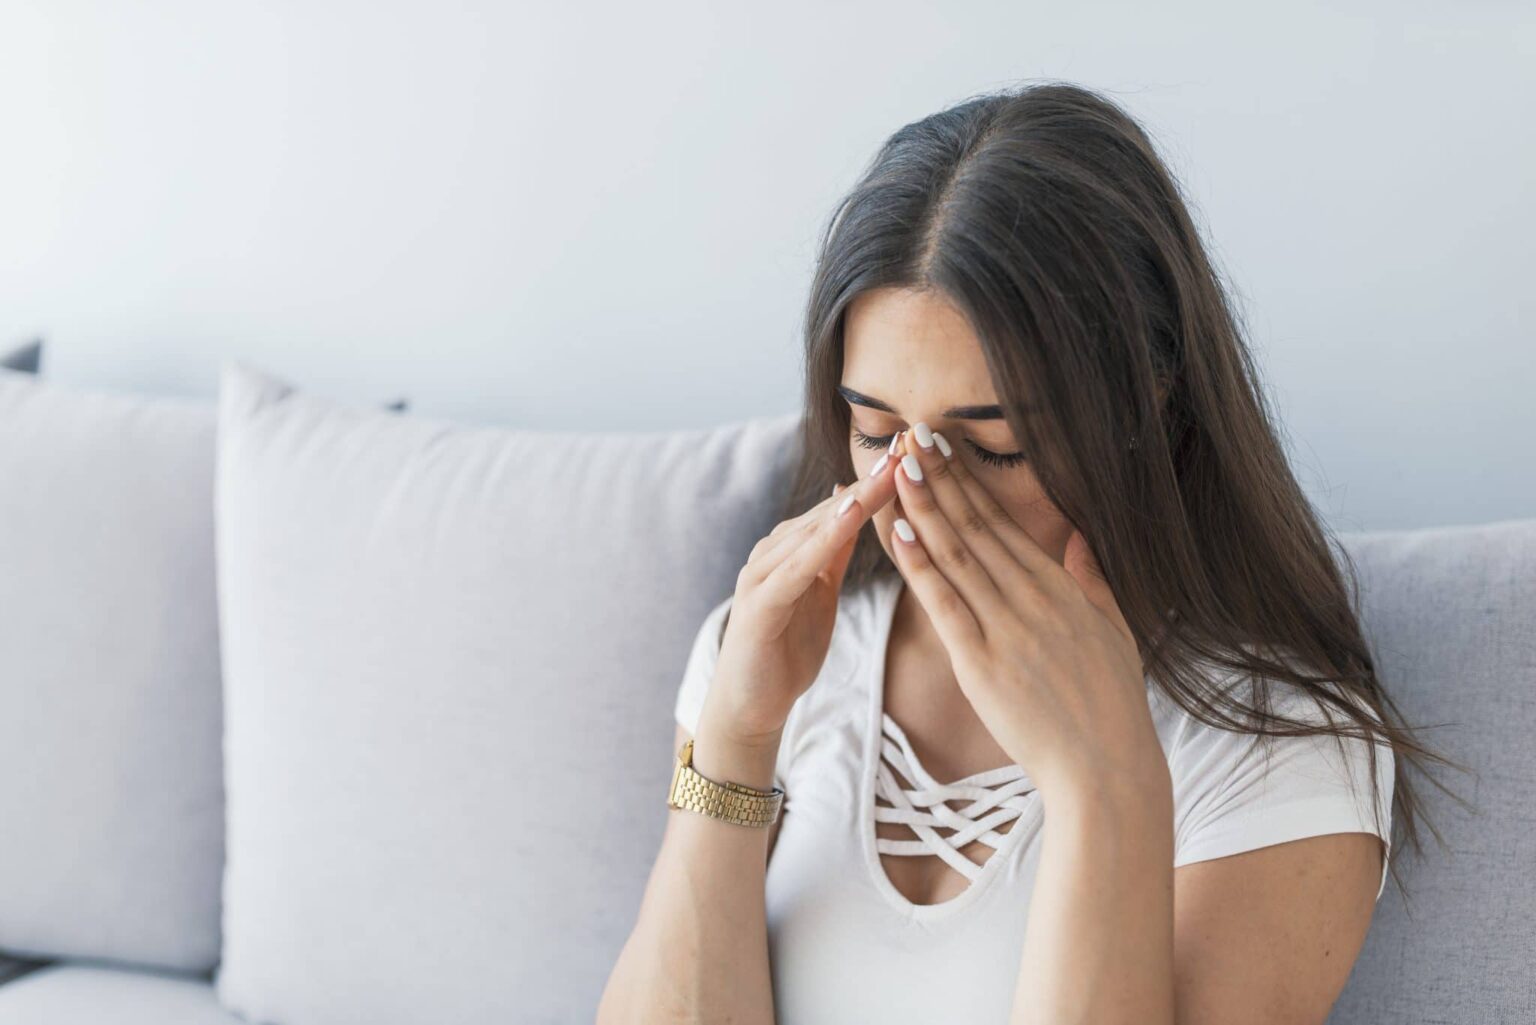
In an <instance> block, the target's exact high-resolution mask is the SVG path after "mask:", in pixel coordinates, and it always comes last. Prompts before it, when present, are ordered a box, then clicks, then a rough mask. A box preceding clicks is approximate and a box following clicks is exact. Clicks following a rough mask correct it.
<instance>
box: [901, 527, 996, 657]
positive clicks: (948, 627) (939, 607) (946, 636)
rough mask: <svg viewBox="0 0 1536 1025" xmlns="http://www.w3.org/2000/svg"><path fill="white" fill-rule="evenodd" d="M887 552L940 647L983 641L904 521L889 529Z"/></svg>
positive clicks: (953, 647) (968, 608) (973, 620)
mask: <svg viewBox="0 0 1536 1025" xmlns="http://www.w3.org/2000/svg"><path fill="white" fill-rule="evenodd" d="M903 504H905V502H903ZM908 538H910V539H911V540H908ZM891 550H892V552H893V553H894V555H895V558H896V568H897V569H899V570H900V571H901V576H902V579H904V580H905V581H906V582H907V586H908V587H910V588H912V593H913V594H915V595H917V600H918V601H920V602H922V604H923V609H924V611H926V612H927V613H928V618H929V620H930V621H931V622H932V623H933V628H934V631H935V632H936V633H938V635H939V640H941V641H942V642H943V643H944V647H945V648H946V649H947V650H949V651H952V652H957V651H969V650H973V649H974V648H976V647H979V646H980V645H981V643H982V642H983V641H984V640H985V639H986V637H985V631H984V630H983V629H982V626H981V623H980V621H979V620H978V619H977V618H976V615H975V613H974V612H972V610H971V606H970V604H969V603H968V602H967V601H966V600H965V599H964V598H962V597H961V596H960V592H959V591H957V590H956V589H955V587H954V585H953V584H951V583H950V582H949V578H948V577H946V576H945V575H944V574H943V573H941V572H939V568H938V567H937V566H935V565H934V562H933V560H932V559H931V558H929V555H928V550H927V548H925V547H924V545H923V541H922V538H921V537H919V536H918V534H917V532H916V530H915V529H914V528H913V527H912V524H911V523H910V521H908V520H907V519H906V518H905V517H901V516H898V517H897V518H896V522H895V524H894V526H893V527H892V529H891Z"/></svg>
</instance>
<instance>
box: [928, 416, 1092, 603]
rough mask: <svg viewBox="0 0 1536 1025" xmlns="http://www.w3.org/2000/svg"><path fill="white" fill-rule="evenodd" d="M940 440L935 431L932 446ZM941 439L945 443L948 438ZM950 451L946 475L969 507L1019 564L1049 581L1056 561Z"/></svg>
mask: <svg viewBox="0 0 1536 1025" xmlns="http://www.w3.org/2000/svg"><path fill="white" fill-rule="evenodd" d="M940 438H943V435H941V434H939V433H938V432H937V431H935V432H934V439H935V444H936V445H937V442H938V439H940ZM944 440H945V442H946V443H948V439H944ZM950 451H951V453H952V454H951V455H950V456H949V458H948V459H947V460H946V462H947V464H948V466H949V472H950V474H951V475H952V476H953V477H954V479H955V481H956V482H957V483H958V484H959V485H960V488H961V490H962V491H964V492H965V495H966V497H967V498H969V499H970V502H971V506H972V508H974V509H975V510H976V512H977V514H978V515H979V516H980V517H981V518H982V519H983V520H984V521H985V522H986V523H987V524H988V525H989V526H990V527H991V528H992V532H993V533H994V534H996V535H997V537H998V539H999V540H1000V541H1001V542H1002V543H1003V545H1004V546H1005V547H1006V548H1007V549H1008V551H1009V552H1011V553H1012V554H1013V557H1014V559H1015V560H1017V562H1018V563H1019V565H1021V566H1023V567H1024V568H1025V569H1026V570H1028V571H1030V572H1031V573H1034V574H1037V575H1038V576H1040V577H1042V578H1044V579H1045V580H1050V579H1052V578H1053V576H1055V575H1056V574H1059V572H1060V570H1061V567H1060V566H1058V565H1057V564H1056V560H1055V559H1053V558H1051V557H1050V555H1049V554H1047V553H1046V551H1045V549H1043V548H1041V547H1040V545H1039V544H1037V543H1036V542H1035V539H1034V538H1032V537H1030V536H1029V532H1028V531H1027V530H1025V529H1024V528H1023V527H1022V526H1020V525H1019V521H1018V520H1016V519H1014V518H1013V514H1012V513H1010V512H1009V511H1008V510H1007V509H1005V508H1003V506H1002V505H1001V504H1000V503H999V502H998V500H997V498H996V497H995V496H994V495H993V494H992V492H991V491H990V490H988V488H987V487H986V485H985V484H983V483H982V482H981V481H980V480H978V479H977V477H976V475H975V474H974V473H972V472H971V468H970V466H969V465H967V464H966V461H965V459H964V458H963V457H962V456H961V454H960V453H958V452H955V451H954V446H952V445H951V446H950ZM942 452H943V449H942V446H940V454H942Z"/></svg>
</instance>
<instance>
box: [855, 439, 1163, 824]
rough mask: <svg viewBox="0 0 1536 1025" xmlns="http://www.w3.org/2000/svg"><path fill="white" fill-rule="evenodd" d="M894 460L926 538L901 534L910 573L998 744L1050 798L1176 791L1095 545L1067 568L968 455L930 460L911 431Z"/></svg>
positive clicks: (1075, 553)
mask: <svg viewBox="0 0 1536 1025" xmlns="http://www.w3.org/2000/svg"><path fill="white" fill-rule="evenodd" d="M894 457H902V458H901V459H900V461H899V462H897V465H896V466H895V468H894V470H886V471H885V472H894V473H895V476H896V489H897V497H898V498H899V499H900V500H901V505H902V508H903V510H904V511H905V513H906V518H907V521H908V523H909V524H910V525H911V528H912V530H913V532H914V533H915V535H916V537H915V539H914V540H913V541H910V542H909V541H906V540H904V539H903V538H902V537H901V536H900V532H899V531H893V532H892V538H891V547H892V549H893V550H894V551H895V553H896V563H897V567H898V568H899V569H900V570H901V573H902V576H903V577H904V578H905V579H906V582H907V586H909V587H910V588H912V591H913V593H914V594H915V595H916V597H917V599H918V600H919V601H920V602H921V603H922V605H923V608H924V609H925V610H926V611H927V613H928V615H929V618H930V619H931V620H932V622H933V625H934V629H935V630H936V631H937V633H938V635H939V638H940V639H941V640H942V641H943V643H944V646H945V647H946V648H947V649H948V651H949V656H950V663H951V666H952V667H953V669H954V672H955V677H956V679H957V680H958V682H959V685H960V689H961V690H962V691H963V692H964V693H965V696H966V697H967V698H968V699H969V700H970V702H971V706H972V707H973V708H974V709H975V710H976V714H977V715H978V716H979V717H980V719H981V720H982V722H983V724H984V725H985V726H986V727H987V729H988V730H989V731H990V732H991V734H992V736H993V737H994V738H995V739H996V740H997V742H998V744H999V745H1000V746H1001V747H1002V748H1003V750H1004V751H1005V752H1007V754H1008V755H1009V757H1011V758H1013V759H1014V761H1015V762H1017V763H1018V764H1019V765H1021V766H1023V768H1024V770H1025V772H1027V773H1028V774H1029V777H1030V779H1031V780H1032V781H1033V782H1034V784H1035V786H1036V787H1038V788H1039V789H1040V791H1041V793H1042V794H1047V795H1048V794H1049V793H1052V792H1056V791H1059V790H1069V791H1075V792H1082V791H1084V790H1088V791H1097V790H1100V789H1102V788H1103V787H1105V786H1113V787H1116V788H1120V789H1122V790H1123V789H1125V788H1127V787H1128V788H1131V789H1133V790H1134V789H1136V788H1140V787H1155V788H1157V789H1158V791H1159V792H1162V791H1165V790H1166V788H1167V787H1168V785H1169V784H1168V763H1167V760H1166V758H1165V756H1164V754H1163V749H1162V745H1161V742H1160V741H1159V740H1158V737H1157V732H1156V729H1155V728H1154V726H1153V723H1152V714H1151V709H1150V708H1149V706H1148V702H1147V685H1146V678H1145V673H1144V669H1143V666H1142V661H1141V654H1140V651H1139V650H1138V648H1137V645H1136V640H1135V637H1134V635H1133V634H1132V633H1131V629H1130V627H1129V626H1128V625H1127V624H1126V621H1125V617H1124V616H1123V615H1121V612H1120V608H1119V605H1118V604H1117V603H1116V601H1115V597H1114V594H1113V593H1112V592H1111V590H1110V587H1109V584H1108V582H1107V581H1106V580H1105V578H1104V575H1103V572H1102V571H1101V569H1100V568H1099V565H1098V561H1097V559H1096V558H1095V557H1094V555H1093V552H1092V551H1091V550H1090V549H1089V547H1088V544H1087V541H1086V540H1085V539H1084V537H1083V535H1082V534H1081V533H1080V532H1077V531H1074V532H1073V534H1072V537H1071V539H1070V540H1069V541H1068V543H1067V547H1066V554H1065V556H1064V564H1062V563H1057V562H1056V560H1055V559H1053V558H1051V557H1050V556H1049V555H1047V554H1046V553H1045V551H1044V550H1043V549H1042V548H1041V547H1040V546H1039V545H1038V544H1036V543H1035V541H1034V539H1032V538H1031V537H1030V536H1029V534H1027V533H1026V532H1025V531H1024V529H1023V528H1022V527H1020V526H1019V524H1018V523H1017V522H1016V521H1015V520H1014V519H1013V517H1012V516H1011V515H1009V513H1008V511H1007V510H1006V509H1004V508H1003V507H1002V506H1001V505H999V504H998V502H997V500H996V499H995V498H994V497H993V496H992V494H991V493H990V492H989V491H987V489H986V487H985V486H984V485H983V484H982V483H981V482H980V481H979V480H977V479H976V477H975V476H973V475H972V474H971V472H970V470H969V468H968V467H967V466H966V465H965V462H964V460H963V458H962V457H961V456H960V454H959V453H958V452H953V454H952V455H951V456H950V457H948V458H946V457H945V456H944V455H943V452H942V450H941V449H940V448H939V447H938V446H937V445H935V446H934V447H932V448H929V449H926V450H924V449H923V448H922V447H921V446H920V445H918V444H917V441H916V439H915V438H914V437H913V436H912V432H911V431H907V432H904V433H903V434H902V436H901V438H900V439H899V442H898V445H897V448H896V451H895V456H894ZM894 457H893V458H894ZM908 460H912V461H915V462H916V464H917V466H918V468H919V470H920V471H921V475H922V480H921V481H914V480H913V479H912V476H911V475H910V474H909V473H908V472H907V470H906V467H907V465H908Z"/></svg>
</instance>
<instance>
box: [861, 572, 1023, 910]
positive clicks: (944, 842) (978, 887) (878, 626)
mask: <svg viewBox="0 0 1536 1025" xmlns="http://www.w3.org/2000/svg"><path fill="white" fill-rule="evenodd" d="M905 584H906V581H905V580H903V579H902V578H901V577H900V576H893V577H892V578H890V579H889V580H884V581H880V582H878V583H877V589H876V591H875V593H874V595H873V598H874V609H875V617H874V623H873V625H872V627H871V628H872V630H873V631H874V642H875V643H874V645H873V655H872V657H871V658H870V659H869V663H870V669H869V677H868V686H869V715H868V719H867V722H866V727H867V732H866V736H865V738H864V739H865V743H864V765H863V769H864V780H863V782H864V787H863V791H862V794H861V802H860V803H861V809H860V827H861V831H862V834H863V840H864V843H863V847H864V854H865V861H866V863H867V865H868V867H869V870H870V873H871V875H872V876H873V878H874V884H875V886H876V888H877V889H879V890H880V892H881V893H882V894H884V896H885V898H886V899H887V900H888V901H889V902H890V903H891V904H893V905H895V906H896V907H897V908H898V909H899V910H901V911H902V912H903V913H905V914H906V915H908V916H909V917H914V918H936V917H941V916H944V915H949V914H953V913H954V912H956V911H959V910H960V909H961V908H964V907H967V906H969V905H970V904H972V903H973V902H975V901H976V900H977V899H978V898H979V897H980V896H981V894H982V893H983V892H985V890H986V889H987V888H988V887H989V886H990V885H991V883H992V881H993V880H994V879H995V878H996V877H997V876H998V874H999V873H1001V871H1002V869H1003V865H1004V864H1005V863H1006V861H1007V859H1008V858H1010V857H1011V856H1012V855H1013V853H1014V852H1015V851H1016V850H1017V848H1018V846H1019V845H1020V844H1022V843H1024V842H1025V841H1026V838H1027V837H1028V836H1029V835H1030V834H1031V833H1033V832H1034V831H1035V829H1036V827H1037V825H1038V824H1039V821H1040V817H1041V814H1042V811H1043V808H1042V805H1041V802H1040V800H1039V795H1038V793H1037V792H1036V791H1035V789H1034V784H1033V783H1032V782H1031V780H1030V779H1029V775H1028V773H1026V772H1025V770H1024V768H1023V766H1021V765H1017V764H1014V765H1003V766H998V767H996V768H992V769H984V770H982V771H981V772H975V773H972V774H970V775H969V776H965V777H962V778H960V779H957V780H954V781H953V782H950V783H941V782H939V781H938V780H936V779H934V777H933V776H932V775H931V774H930V773H929V772H928V771H927V770H926V769H925V768H924V767H923V765H922V763H921V761H920V760H919V759H918V757H917V753H916V752H915V751H914V750H913V749H912V744H911V741H910V740H909V739H908V737H907V734H906V731H905V730H903V729H902V727H901V725H900V724H899V723H897V722H896V720H895V719H893V718H891V716H890V715H889V714H888V713H887V712H886V711H885V682H886V660H887V654H888V652H889V645H890V638H891V629H892V626H893V625H894V620H895V614H896V606H897V602H898V600H899V599H900V597H901V590H902V588H903V587H904V586H905ZM877 795H878V796H879V797H881V798H884V799H885V800H887V801H889V802H890V804H891V805H892V807H885V806H882V805H879V804H877V803H876V800H875V798H876V796H877ZM947 801H957V802H958V801H969V802H971V803H970V804H968V805H967V806H966V807H964V808H962V809H960V810H956V809H954V808H951V807H950V806H949V805H948V804H946V803H945V802H947ZM1010 820H1016V821H1014V822H1013V826H1012V828H1010V829H1009V830H1008V831H1007V832H1006V833H1002V832H999V831H998V830H997V828H996V827H998V826H1000V825H1003V824H1005V823H1007V822H1008V821H1010ZM877 822H902V823H905V824H906V825H907V828H908V829H909V830H910V831H911V832H913V833H914V834H915V835H916V838H915V839H896V838H893V837H882V836H879V835H878V834H877V832H876V829H875V826H876V823H877ZM935 827H941V828H946V829H951V830H954V831H955V832H952V833H950V835H948V836H942V835H940V834H939V833H938V831H937V829H936V828H935ZM976 840H982V841H984V842H986V843H987V844H989V845H990V846H991V847H992V848H993V851H992V853H991V854H990V855H989V856H988V857H987V859H986V860H985V861H984V862H983V863H982V864H980V865H977V864H976V863H975V862H974V861H972V860H971V859H970V858H968V857H966V856H965V855H964V854H962V853H961V848H963V847H965V846H966V845H967V844H969V843H972V842H973V841H976ZM882 853H884V854H906V855H914V856H925V855H932V856H937V857H939V858H941V859H943V860H944V861H945V863H947V864H948V865H949V866H950V867H951V868H953V869H954V870H955V871H957V872H959V873H961V874H962V875H964V876H965V877H966V878H967V880H968V883H967V886H966V888H965V889H964V890H963V891H961V892H960V893H959V894H957V895H955V896H954V897H951V898H949V899H948V900H943V901H939V902H938V903H935V904H917V903H914V902H913V901H911V900H910V899H908V898H907V896H906V895H905V894H903V893H902V892H901V891H900V890H898V889H897V888H896V885H895V884H894V883H892V882H891V880H890V877H889V876H888V875H887V874H886V871H885V866H884V865H883V864H882V863H881V861H880V855H881V854H882Z"/></svg>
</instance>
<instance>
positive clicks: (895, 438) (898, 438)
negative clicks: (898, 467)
mask: <svg viewBox="0 0 1536 1025" xmlns="http://www.w3.org/2000/svg"><path fill="white" fill-rule="evenodd" d="M899 441H901V432H900V431H897V432H896V433H895V434H893V435H891V447H890V448H888V449H886V450H885V452H886V455H895V454H896V444H897V442H899Z"/></svg>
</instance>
